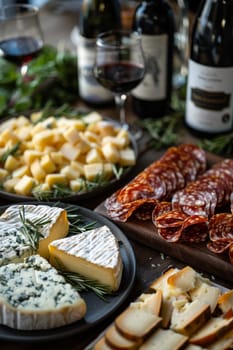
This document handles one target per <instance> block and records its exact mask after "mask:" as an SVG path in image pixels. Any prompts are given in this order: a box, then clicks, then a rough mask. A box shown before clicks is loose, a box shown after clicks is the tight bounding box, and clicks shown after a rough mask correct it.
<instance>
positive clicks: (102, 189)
mask: <svg viewBox="0 0 233 350" xmlns="http://www.w3.org/2000/svg"><path fill="white" fill-rule="evenodd" d="M7 119H9V118H5V119H2V122H3V121H6V120H7ZM103 120H106V121H108V122H110V123H112V124H114V125H116V126H120V124H119V123H118V122H117V121H115V120H113V119H110V118H107V117H103ZM130 139H131V147H132V149H133V150H134V153H135V157H136V161H137V158H138V146H137V142H136V141H135V139H134V137H133V136H132V135H131V134H130ZM133 169H134V166H132V167H128V168H125V171H124V172H123V174H122V175H121V176H120V177H119V178H113V179H112V180H110V181H109V182H107V183H104V184H103V185H102V186H101V185H100V186H98V187H95V188H93V189H91V190H89V191H86V192H81V191H80V192H74V193H73V194H70V195H67V196H65V197H56V198H49V201H52V202H54V201H55V202H57V201H61V202H66V203H79V202H80V201H85V200H88V199H89V198H93V197H96V196H99V195H101V194H103V193H106V192H107V191H112V192H113V191H114V190H116V189H117V188H118V187H120V186H121V185H122V184H123V183H124V181H126V180H127V179H128V178H129V175H130V173H131V171H132V170H133ZM1 199H2V200H6V201H8V202H12V203H18V202H26V201H36V200H37V198H35V197H33V196H23V195H18V194H15V193H11V192H7V191H5V190H3V189H0V202H1V203H3V201H2V200H1Z"/></svg>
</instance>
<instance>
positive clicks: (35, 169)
mask: <svg viewBox="0 0 233 350" xmlns="http://www.w3.org/2000/svg"><path fill="white" fill-rule="evenodd" d="M30 170H31V174H32V176H33V177H34V178H35V179H36V180H38V181H41V180H43V179H44V178H45V176H46V172H45V171H44V169H43V168H42V166H41V165H40V161H39V159H36V160H34V162H33V163H32V164H31V167H30Z"/></svg>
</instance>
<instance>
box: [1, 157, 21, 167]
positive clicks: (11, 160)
mask: <svg viewBox="0 0 233 350" xmlns="http://www.w3.org/2000/svg"><path fill="white" fill-rule="evenodd" d="M19 165H20V160H19V159H17V158H15V157H14V156H12V155H9V156H8V157H7V159H6V161H5V164H4V168H5V169H6V170H8V171H13V170H15V169H17V168H18V167H19Z"/></svg>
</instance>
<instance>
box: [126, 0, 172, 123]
mask: <svg viewBox="0 0 233 350" xmlns="http://www.w3.org/2000/svg"><path fill="white" fill-rule="evenodd" d="M133 29H134V30H136V31H138V32H140V33H141V35H142V47H143V50H144V53H145V59H146V67H147V70H146V74H145V77H144V79H143V81H142V82H141V83H140V84H139V86H138V87H136V88H135V89H134V90H133V91H132V103H133V109H134V111H135V113H136V114H138V115H139V116H140V117H146V118H147V117H149V118H156V117H161V116H163V115H164V114H165V113H166V111H167V109H168V108H169V103H170V97H171V89H172V72H173V43H174V15H173V11H172V9H171V7H170V6H169V4H168V3H167V2H166V1H164V0H146V1H142V2H141V3H140V4H139V5H138V7H137V8H136V11H135V15H134V19H133Z"/></svg>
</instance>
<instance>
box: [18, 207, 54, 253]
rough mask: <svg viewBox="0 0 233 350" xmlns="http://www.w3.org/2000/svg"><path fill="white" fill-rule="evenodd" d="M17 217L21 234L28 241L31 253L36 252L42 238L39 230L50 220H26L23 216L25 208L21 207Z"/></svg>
mask: <svg viewBox="0 0 233 350" xmlns="http://www.w3.org/2000/svg"><path fill="white" fill-rule="evenodd" d="M19 217H20V220H21V223H22V227H21V232H22V233H23V234H24V236H25V238H26V239H27V240H28V242H29V244H30V246H31V248H32V249H33V251H37V250H38V247H39V241H40V238H41V237H43V235H42V234H41V232H40V230H41V228H42V227H44V226H45V225H47V224H48V223H50V222H51V219H47V218H37V219H35V220H33V221H32V220H30V219H27V218H26V216H25V208H24V206H22V208H20V210H19Z"/></svg>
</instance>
